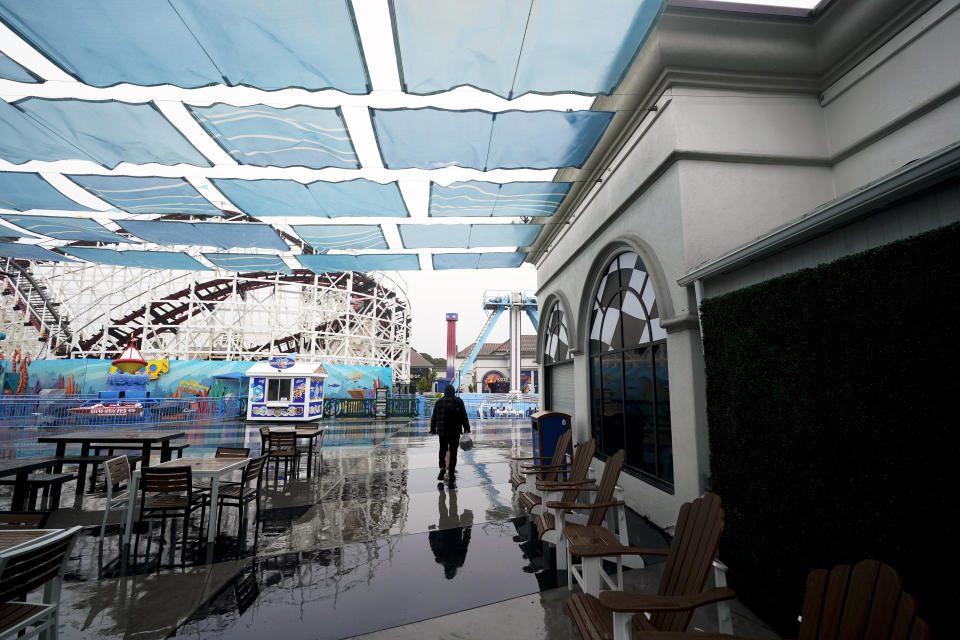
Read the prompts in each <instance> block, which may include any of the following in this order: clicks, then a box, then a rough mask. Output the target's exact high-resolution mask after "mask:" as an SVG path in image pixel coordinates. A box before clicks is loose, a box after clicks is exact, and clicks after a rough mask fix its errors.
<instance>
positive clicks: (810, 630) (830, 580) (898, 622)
mask: <svg viewBox="0 0 960 640" xmlns="http://www.w3.org/2000/svg"><path fill="white" fill-rule="evenodd" d="M799 638H800V640H823V639H826V638H834V639H836V640H852V639H854V638H856V639H858V640H859V639H860V638H871V639H876V640H928V639H929V638H930V629H929V627H927V623H926V622H924V620H923V618H920V617H919V616H917V603H916V601H915V600H914V599H913V598H912V597H911V596H910V594H908V593H904V591H903V582H902V581H901V580H900V576H899V575H898V574H897V572H896V571H895V570H894V569H893V568H892V567H890V566H889V565H886V564H883V563H882V562H878V561H876V560H862V561H860V562H858V563H857V564H856V566H854V567H852V568H851V567H850V566H849V565H839V566H836V567H834V568H833V569H831V570H830V572H829V573H828V572H827V571H826V569H818V570H816V571H811V572H810V575H809V576H808V577H807V591H806V594H805V595H804V597H803V614H802V620H801V622H800V636H799Z"/></svg>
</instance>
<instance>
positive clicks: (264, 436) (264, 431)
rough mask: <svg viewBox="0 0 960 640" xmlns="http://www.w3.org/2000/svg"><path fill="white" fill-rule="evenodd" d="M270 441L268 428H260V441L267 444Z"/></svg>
mask: <svg viewBox="0 0 960 640" xmlns="http://www.w3.org/2000/svg"><path fill="white" fill-rule="evenodd" d="M269 440H270V427H260V441H261V442H264V443H265V442H268V441H269Z"/></svg>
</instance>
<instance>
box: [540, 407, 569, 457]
mask: <svg viewBox="0 0 960 640" xmlns="http://www.w3.org/2000/svg"><path fill="white" fill-rule="evenodd" d="M530 423H531V424H530V426H531V427H532V428H533V455H534V457H544V458H552V457H553V452H554V450H556V448H557V440H559V439H560V436H561V435H562V434H563V432H564V431H566V430H567V429H569V428H570V426H571V425H572V422H571V421H570V414H567V413H560V412H559V411H538V412H536V413H534V414H532V415H531V416H530Z"/></svg>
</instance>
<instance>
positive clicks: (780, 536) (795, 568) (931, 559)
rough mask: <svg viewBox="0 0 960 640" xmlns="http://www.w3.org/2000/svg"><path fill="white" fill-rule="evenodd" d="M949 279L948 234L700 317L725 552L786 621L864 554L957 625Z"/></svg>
mask: <svg viewBox="0 0 960 640" xmlns="http://www.w3.org/2000/svg"><path fill="white" fill-rule="evenodd" d="M958 277H960V225H956V224H955V225H951V226H949V227H945V228H942V229H939V230H937V231H933V232H930V233H926V234H923V235H920V236H916V237H913V238H909V239H907V240H903V241H899V242H896V243H894V244H890V245H887V246H884V247H881V248H879V249H874V250H871V251H867V252H865V253H861V254H857V255H853V256H849V257H847V258H844V259H841V260H838V261H836V262H833V263H830V264H827V265H823V266H820V267H817V268H814V269H806V270H803V271H799V272H797V273H793V274H790V275H787V276H784V277H780V278H776V279H774V280H770V281H767V282H764V283H762V284H759V285H756V286H752V287H749V288H746V289H742V290H739V291H735V292H733V293H730V294H727V295H723V296H719V297H716V298H712V299H708V300H706V301H705V302H704V304H703V306H702V314H703V316H702V317H703V333H704V352H705V357H706V368H707V402H708V419H709V430H710V450H711V473H712V484H713V489H714V490H715V491H716V492H717V493H719V494H720V496H721V497H722V498H723V502H724V507H725V510H726V528H725V531H724V539H723V541H722V543H721V554H722V556H723V557H724V559H725V560H726V561H727V562H728V563H729V564H730V565H731V568H732V569H733V572H734V574H735V575H736V574H739V575H740V576H741V578H744V579H745V581H744V584H746V585H751V584H752V585H753V587H754V589H749V590H751V591H753V592H754V593H755V594H756V593H757V592H759V593H762V594H763V595H764V597H767V598H771V599H772V600H773V601H776V602H777V603H778V604H779V605H780V606H782V607H784V608H783V611H790V612H791V613H792V616H796V615H797V614H798V613H799V604H800V599H801V596H802V592H803V586H804V581H805V579H806V575H807V573H808V572H809V571H810V570H811V569H813V568H818V567H831V566H833V565H835V564H839V563H850V564H854V563H856V562H857V561H859V560H861V559H863V558H867V557H870V558H876V559H878V560H882V561H884V562H887V563H889V564H890V565H892V566H893V567H894V568H896V569H897V570H898V571H899V572H900V574H901V576H902V577H903V579H904V585H905V588H906V590H907V591H908V592H909V593H911V594H913V595H914V596H915V597H916V598H917V600H918V602H919V606H920V615H921V616H923V617H924V618H926V619H927V621H928V622H929V623H930V624H931V627H932V630H933V632H934V637H936V636H938V635H941V634H946V635H952V633H955V632H956V628H957V627H958V626H960V613H958V612H960V607H958V606H957V599H956V597H955V596H956V594H957V592H958V590H960V589H958V586H957V585H958V578H957V571H956V567H957V566H958V562H960V561H958V557H957V542H960V535H958V534H960V527H958V526H957V525H956V524H955V515H956V512H957V510H958V509H957V506H958V504H960V501H958V500H957V498H956V495H957V487H956V484H957V481H958V479H960V473H958V471H960V458H958V447H957V446H956V443H957V435H956V431H957V429H960V419H958V416H960V347H958V342H960V330H958V319H960V286H958V283H957V278H958ZM768 610H769V609H768ZM781 629H782V630H783V631H784V632H787V631H789V629H784V628H783V627H781ZM938 629H939V630H940V633H938ZM948 629H950V630H951V631H947V630H948Z"/></svg>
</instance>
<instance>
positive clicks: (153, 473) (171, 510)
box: [133, 467, 212, 564]
mask: <svg viewBox="0 0 960 640" xmlns="http://www.w3.org/2000/svg"><path fill="white" fill-rule="evenodd" d="M140 473H141V477H140V514H139V517H138V521H139V522H144V521H151V524H152V521H153V520H157V519H159V520H160V553H161V554H162V551H163V532H164V530H165V528H166V524H167V518H168V517H171V518H183V550H182V551H181V556H180V562H181V564H185V563H186V552H187V537H188V535H187V533H188V531H189V526H190V516H191V515H192V514H193V511H194V509H196V508H197V507H199V508H200V530H201V531H203V508H204V506H206V504H207V500H208V497H207V496H206V495H205V494H203V493H198V494H195V493H194V491H193V472H192V470H191V469H190V467H146V468H144V469H142V470H141V472H140ZM211 517H212V516H211ZM139 545H140V531H139V529H138V530H137V537H136V540H135V541H134V545H133V553H134V558H136V553H137V549H138V547H139ZM149 546H150V545H149V540H148V542H147V548H148V551H147V554H148V555H149Z"/></svg>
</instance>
